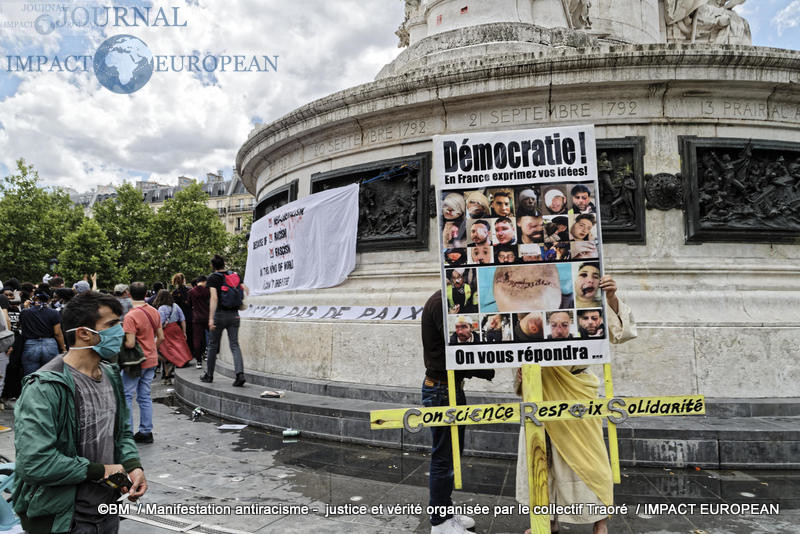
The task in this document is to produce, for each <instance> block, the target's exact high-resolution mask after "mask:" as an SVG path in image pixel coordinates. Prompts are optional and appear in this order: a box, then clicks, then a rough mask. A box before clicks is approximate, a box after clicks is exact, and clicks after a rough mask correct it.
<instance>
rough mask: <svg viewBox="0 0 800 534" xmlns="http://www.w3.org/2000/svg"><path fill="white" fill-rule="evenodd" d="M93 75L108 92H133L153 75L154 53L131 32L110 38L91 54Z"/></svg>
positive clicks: (126, 93)
mask: <svg viewBox="0 0 800 534" xmlns="http://www.w3.org/2000/svg"><path fill="white" fill-rule="evenodd" d="M94 74H95V76H97V79H98V80H99V81H100V83H101V84H102V85H103V87H105V88H106V89H108V90H109V91H113V92H115V93H118V94H122V95H129V94H131V93H135V92H136V91H138V90H139V89H141V88H142V87H144V86H145V85H146V84H147V82H148V81H150V76H152V75H153V53H152V52H150V49H149V48H147V45H146V44H144V41H142V40H141V39H138V38H136V37H134V36H133V35H115V36H114V37H109V38H108V39H106V40H105V41H103V44H101V45H100V46H99V47H98V49H97V52H96V53H95V55H94Z"/></svg>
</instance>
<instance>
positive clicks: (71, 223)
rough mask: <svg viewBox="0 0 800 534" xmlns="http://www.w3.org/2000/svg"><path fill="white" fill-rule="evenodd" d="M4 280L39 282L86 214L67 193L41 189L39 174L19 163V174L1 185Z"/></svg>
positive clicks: (0, 273) (0, 242)
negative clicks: (13, 278)
mask: <svg viewBox="0 0 800 534" xmlns="http://www.w3.org/2000/svg"><path fill="white" fill-rule="evenodd" d="M0 195H2V198H0V221H2V222H0V279H3V280H5V279H7V278H10V277H12V276H14V277H17V278H19V279H20V280H30V281H33V282H39V281H41V279H42V276H43V275H44V274H45V273H47V272H48V267H49V262H50V259H51V258H54V257H57V256H58V255H59V252H60V251H61V248H62V241H63V240H64V238H65V236H67V235H69V234H70V233H71V232H73V231H74V230H75V229H76V228H77V227H78V226H79V225H80V224H81V222H82V221H83V218H84V217H83V210H82V209H81V208H80V207H79V206H75V205H74V204H73V203H72V202H71V201H70V198H69V195H67V194H66V193H65V192H64V191H63V190H60V189H57V190H46V189H42V188H41V187H40V186H39V173H38V172H37V171H36V169H34V167H33V165H28V164H26V163H25V160H23V159H19V160H17V165H16V174H11V175H9V176H6V177H5V178H3V181H2V183H0Z"/></svg>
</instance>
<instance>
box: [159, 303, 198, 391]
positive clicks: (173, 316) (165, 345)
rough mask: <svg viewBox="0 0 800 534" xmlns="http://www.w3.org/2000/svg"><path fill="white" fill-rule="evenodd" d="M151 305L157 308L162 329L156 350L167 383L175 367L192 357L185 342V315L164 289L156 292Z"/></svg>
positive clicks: (171, 377) (182, 365) (182, 364)
mask: <svg viewBox="0 0 800 534" xmlns="http://www.w3.org/2000/svg"><path fill="white" fill-rule="evenodd" d="M153 307H154V308H156V309H157V310H158V314H159V315H160V316H161V327H162V328H163V329H164V341H163V342H162V343H161V345H159V346H158V352H159V354H160V355H161V357H162V358H163V360H162V362H163V364H164V374H163V380H164V383H165V384H167V383H171V381H172V379H173V378H174V377H175V375H174V369H175V367H176V366H177V367H184V366H185V365H186V363H187V362H188V361H189V360H191V359H192V354H191V352H190V351H189V346H188V345H187V344H186V316H184V314H183V311H182V310H181V308H180V306H178V305H177V304H175V302H174V301H173V300H172V295H170V293H169V291H167V290H166V289H162V290H161V291H159V292H158V294H157V295H156V298H155V300H154V301H153Z"/></svg>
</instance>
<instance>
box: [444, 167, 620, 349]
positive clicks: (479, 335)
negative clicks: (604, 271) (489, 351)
mask: <svg viewBox="0 0 800 534" xmlns="http://www.w3.org/2000/svg"><path fill="white" fill-rule="evenodd" d="M596 193H597V192H596V191H595V186H594V183H593V182H590V181H586V182H566V183H565V182H553V183H537V184H534V185H521V186H514V187H488V188H484V189H475V190H464V191H443V192H442V193H441V200H442V203H441V205H442V216H443V217H442V223H443V224H442V228H441V231H442V244H443V251H442V253H443V262H444V265H445V273H446V282H445V290H446V293H447V294H446V299H447V332H448V337H449V342H450V344H451V345H453V344H470V343H481V344H491V343H520V342H533V341H547V340H558V339H591V338H601V339H602V338H605V337H606V330H605V321H604V319H605V318H604V316H603V310H602V295H601V290H600V288H599V284H600V265H599V259H598V242H597V236H598V228H597V225H598V220H597V194H596Z"/></svg>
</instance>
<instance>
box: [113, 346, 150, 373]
mask: <svg viewBox="0 0 800 534" xmlns="http://www.w3.org/2000/svg"><path fill="white" fill-rule="evenodd" d="M145 359H146V358H145V355H144V351H143V350H142V347H141V345H139V342H138V341H137V342H136V343H135V344H134V345H133V347H132V348H128V347H126V346H125V344H124V343H123V344H122V348H120V349H119V354H117V363H118V364H119V367H120V369H122V370H123V371H125V374H127V375H128V376H133V377H135V376H141V374H142V362H143V361H145Z"/></svg>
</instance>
